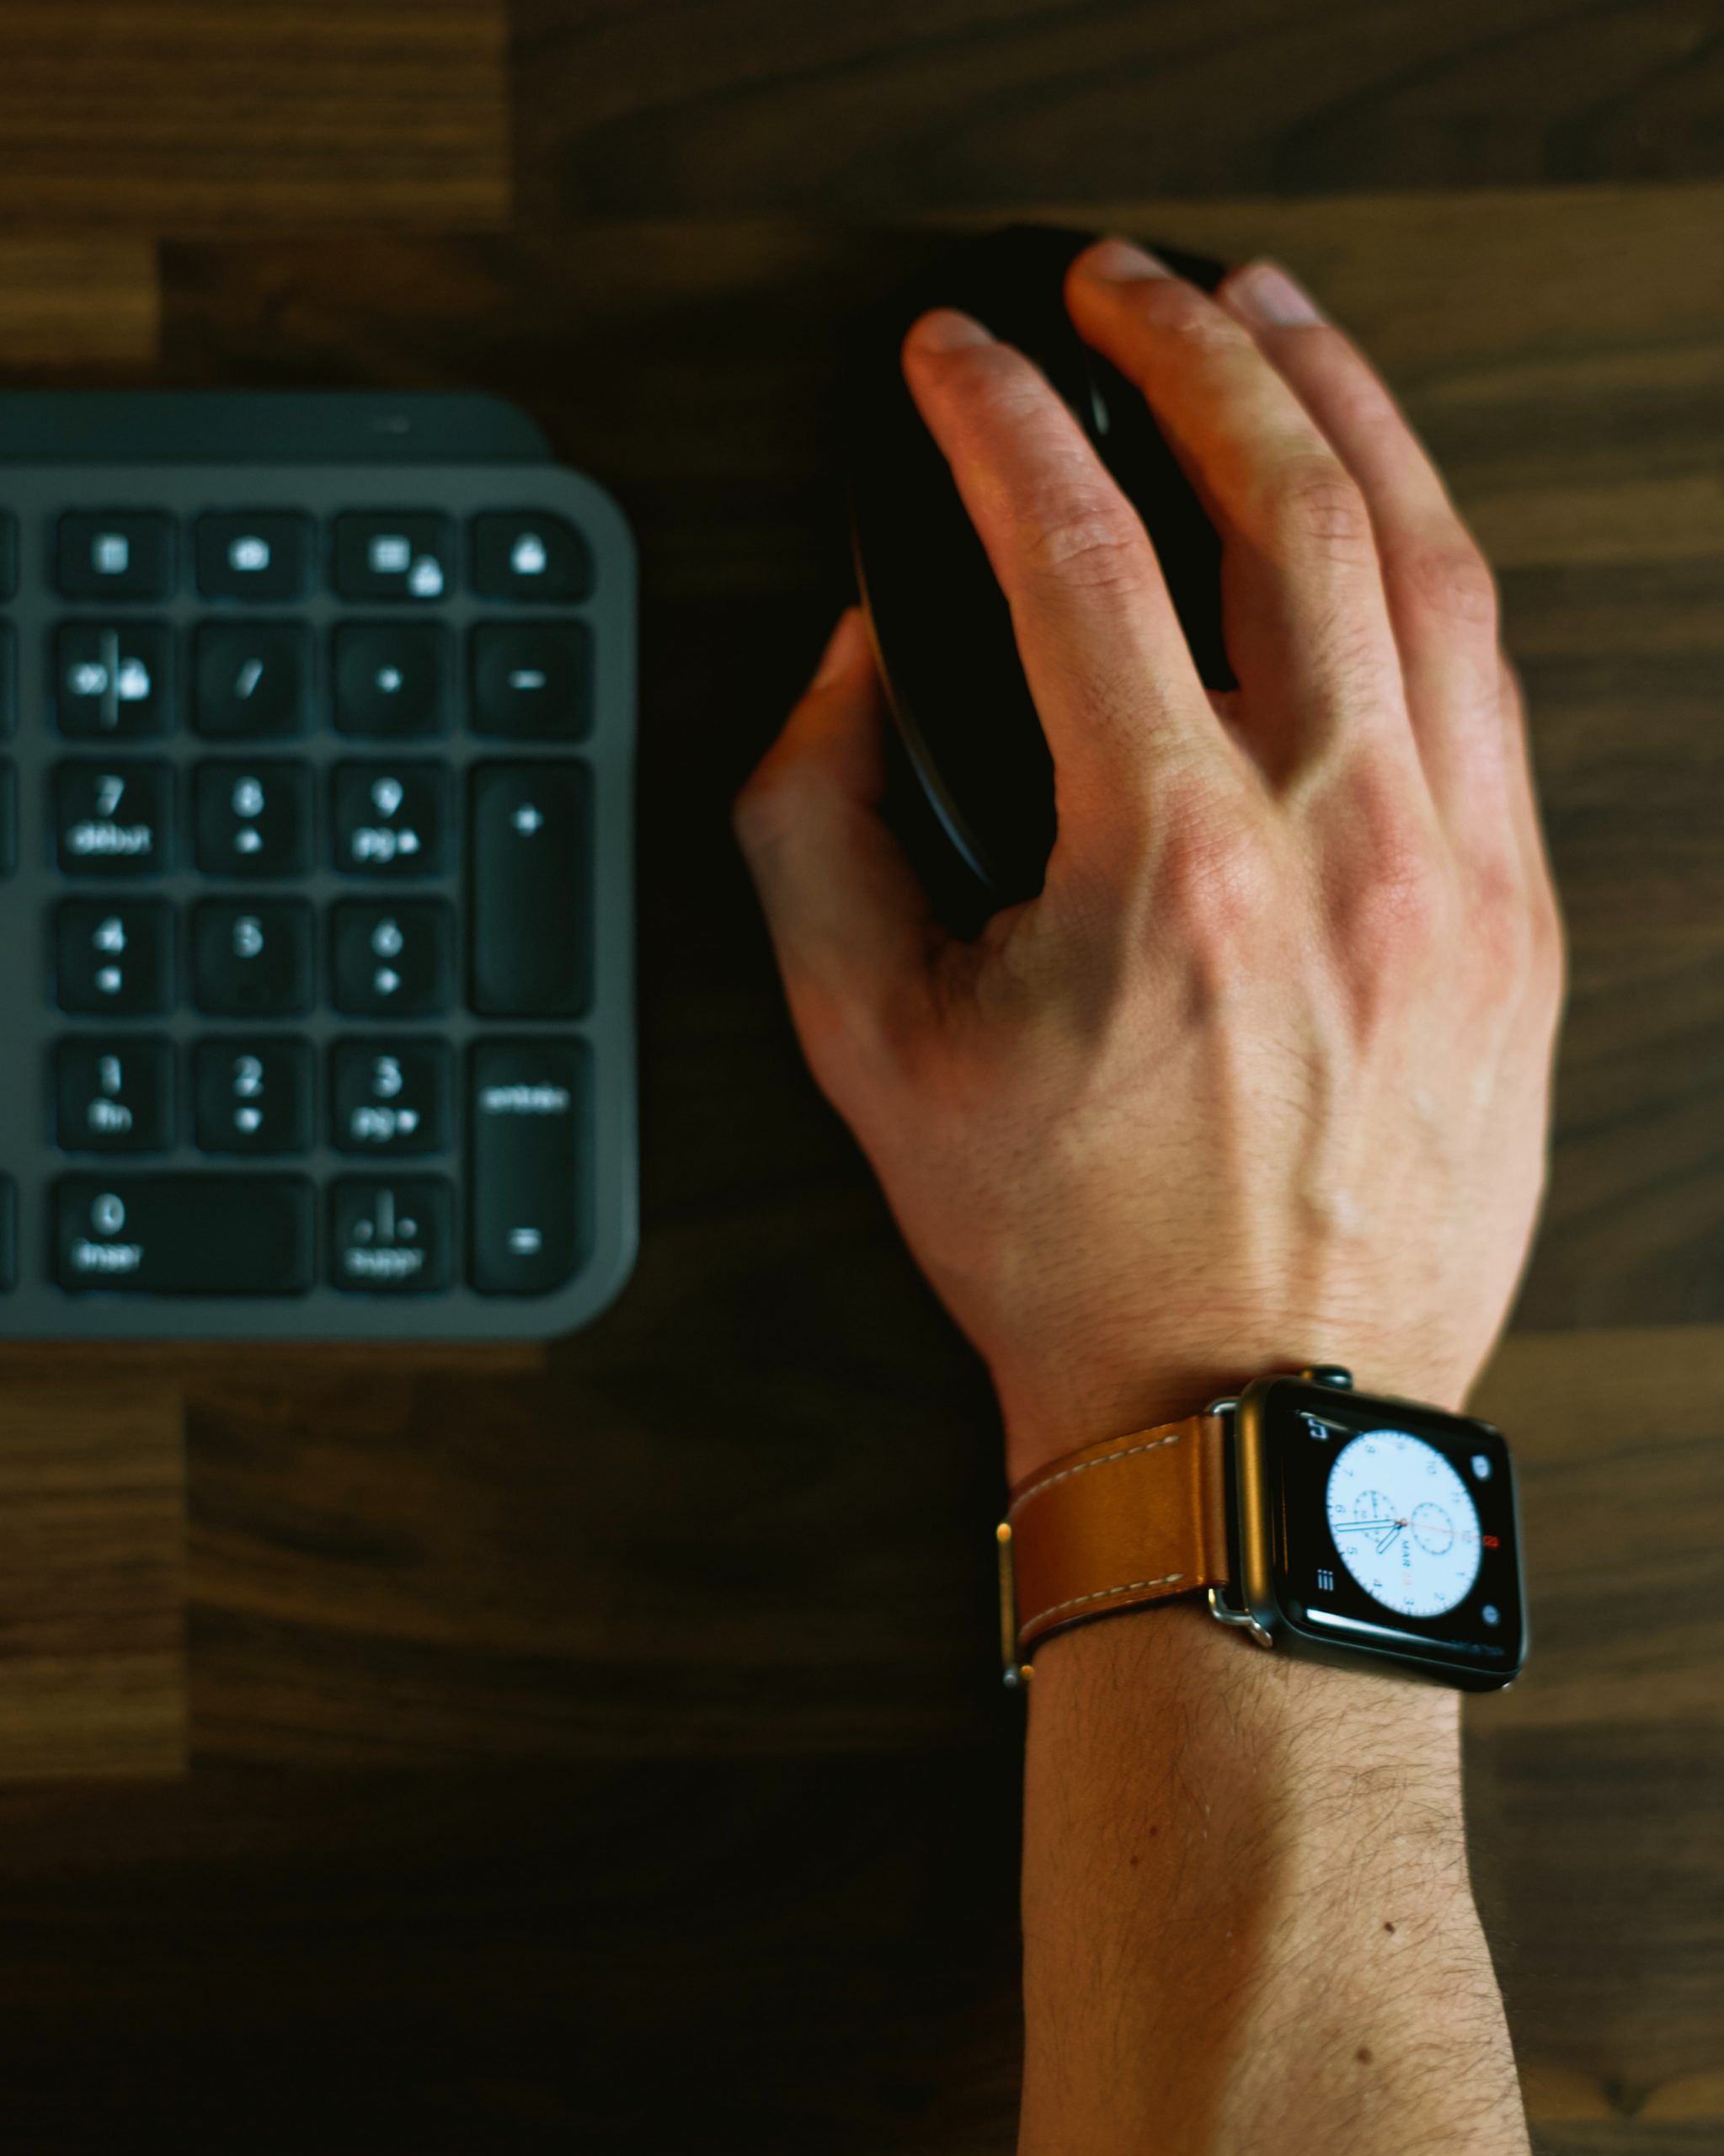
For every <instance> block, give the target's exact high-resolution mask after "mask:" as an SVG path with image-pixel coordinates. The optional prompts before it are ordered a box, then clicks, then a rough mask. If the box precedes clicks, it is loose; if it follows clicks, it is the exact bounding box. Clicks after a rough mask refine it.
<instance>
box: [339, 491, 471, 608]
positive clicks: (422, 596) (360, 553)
mask: <svg viewBox="0 0 1724 2156" xmlns="http://www.w3.org/2000/svg"><path fill="white" fill-rule="evenodd" d="M454 579H455V542H454V538H453V536H452V534H451V530H450V524H449V520H448V518H447V517H446V516H444V515H440V514H438V513H436V512H434V511H427V510H365V511H362V512H358V513H355V514H353V515H347V516H338V517H337V518H336V520H335V589H336V590H337V591H338V592H339V593H340V595H341V596H342V597H343V598H344V599H407V600H437V599H440V598H442V597H443V595H444V594H445V593H446V591H447V590H448V589H449V587H450V585H451V584H452V583H453V582H454Z"/></svg>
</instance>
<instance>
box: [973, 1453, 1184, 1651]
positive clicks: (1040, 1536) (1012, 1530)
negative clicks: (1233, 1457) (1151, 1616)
mask: <svg viewBox="0 0 1724 2156" xmlns="http://www.w3.org/2000/svg"><path fill="white" fill-rule="evenodd" d="M1223 1435H1224V1433H1223V1424H1222V1422H1221V1418H1220V1416H1219V1415H1193V1416H1189V1417H1187V1419H1186V1420H1185V1421H1184V1422H1166V1423H1163V1424H1162V1425H1161V1427H1160V1428H1157V1429H1153V1430H1136V1431H1134V1432H1133V1433H1131V1434H1130V1435H1129V1437H1123V1438H1106V1439H1104V1440H1103V1441H1102V1443H1101V1444H1093V1445H1086V1446H1085V1447H1084V1449H1082V1450H1081V1451H1080V1452H1074V1453H1069V1454H1066V1456H1065V1458H1064V1459H1063V1460H1054V1461H1053V1462H1052V1463H1051V1464H1050V1465H1048V1466H1046V1467H1043V1468H1039V1469H1038V1470H1037V1471H1036V1472H1035V1473H1034V1474H1033V1475H1029V1476H1025V1478H1024V1479H1023V1481H1022V1482H1020V1483H1018V1484H1017V1485H1016V1486H1015V1487H1014V1488H1013V1490H1012V1492H1011V1502H1010V1503H1009V1505H1008V1507H1007V1509H1006V1519H1005V1522H1004V1524H1002V1525H1001V1530H1000V1542H1001V1573H1002V1579H1003V1581H1004V1582H1005V1583H1006V1586H1007V1587H1010V1585H1011V1583H1012V1582H1013V1581H1014V1580H1015V1582H1016V1589H1017V1593H1016V1619H1015V1635H1016V1636H1015V1641H1014V1640H1013V1639H1012V1638H1011V1636H1008V1638H1007V1639H1006V1642H1005V1644H1006V1652H1007V1657H1008V1661H1010V1659H1011V1656H1012V1655H1013V1653H1014V1652H1015V1653H1016V1654H1017V1656H1019V1657H1023V1656H1026V1655H1027V1654H1028V1652H1029V1651H1030V1650H1031V1649H1032V1648H1033V1646H1035V1644H1036V1642H1037V1641H1038V1640H1042V1639H1045V1638H1046V1637H1047V1636H1048V1635H1049V1633H1050V1632H1056V1631H1058V1630H1060V1628H1061V1627H1062V1626H1063V1625H1076V1624H1081V1623H1082V1621H1083V1620H1085V1619H1086V1618H1087V1617H1100V1616H1103V1615H1106V1614H1108V1613H1110V1612H1111V1611H1113V1610H1118V1609H1136V1608H1137V1607H1139V1606H1140V1604H1144V1603H1146V1602H1160V1601H1161V1600H1163V1599H1164V1598H1166V1597H1167V1596H1168V1595H1173V1594H1188V1593H1191V1592H1192V1591H1193V1589H1194V1588H1206V1587H1220V1586H1225V1584H1226V1582H1227V1519H1226V1509H1225V1489H1224V1483H1223V1458H1222V1450H1221V1448H1222V1444H1223ZM1008 1607H1009V1604H1008ZM1005 1622H1006V1630H1007V1633H1008V1635H1010V1634H1011V1632H1012V1630H1013V1629H1014V1627H1013V1620H1012V1619H1011V1618H1010V1617H1007V1618H1006V1620H1005Z"/></svg>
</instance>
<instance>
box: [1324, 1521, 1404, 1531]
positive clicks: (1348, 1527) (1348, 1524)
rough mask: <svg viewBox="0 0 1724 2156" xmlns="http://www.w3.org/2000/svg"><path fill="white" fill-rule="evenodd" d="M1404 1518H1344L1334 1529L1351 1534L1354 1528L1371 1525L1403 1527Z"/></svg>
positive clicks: (1358, 1528)
mask: <svg viewBox="0 0 1724 2156" xmlns="http://www.w3.org/2000/svg"><path fill="white" fill-rule="evenodd" d="M1405 1526H1406V1521H1405V1520H1404V1519H1344V1520H1342V1522H1341V1524H1339V1526H1337V1528H1336V1529H1335V1533H1336V1534H1353V1533H1354V1532H1355V1531H1356V1530H1360V1529H1365V1528H1371V1527H1405Z"/></svg>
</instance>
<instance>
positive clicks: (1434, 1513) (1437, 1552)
mask: <svg viewBox="0 0 1724 2156" xmlns="http://www.w3.org/2000/svg"><path fill="white" fill-rule="evenodd" d="M1408 1524H1409V1525H1410V1526H1411V1527H1412V1531H1413V1534H1414V1536H1415V1538H1416V1539H1417V1542H1418V1545H1419V1547H1420V1549H1421V1550H1423V1551H1424V1552H1425V1554H1426V1556H1430V1557H1446V1556H1448V1555H1449V1551H1450V1550H1452V1549H1453V1548H1454V1521H1453V1520H1452V1519H1450V1518H1449V1515H1448V1513H1445V1512H1444V1509H1443V1508H1442V1507H1441V1505H1438V1504H1433V1503H1432V1502H1431V1501H1430V1500H1429V1499H1428V1498H1427V1500H1426V1501H1425V1502H1424V1503H1423V1504H1422V1505H1415V1506H1414V1507H1413V1508H1412V1519H1411V1521H1410V1522H1409V1523H1408Z"/></svg>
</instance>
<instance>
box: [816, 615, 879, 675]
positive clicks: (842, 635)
mask: <svg viewBox="0 0 1724 2156" xmlns="http://www.w3.org/2000/svg"><path fill="white" fill-rule="evenodd" d="M865 643H867V637H866V635H865V633H864V632H863V629H862V608H861V607H860V606H846V608H845V610H844V611H843V612H842V613H841V615H840V616H838V626H837V627H836V628H835V629H834V630H833V632H832V633H831V635H830V637H829V638H827V639H826V648H825V650H824V651H823V652H822V653H821V654H820V663H819V665H818V666H817V667H816V668H815V669H814V680H812V681H810V682H809V694H810V695H812V694H813V692H814V691H815V690H816V689H824V688H825V686H826V684H827V683H828V682H829V681H835V680H837V679H838V677H839V675H841V674H846V673H848V671H849V670H850V669H851V667H852V666H853V665H854V664H856V661H857V657H858V656H859V655H860V654H859V647H860V646H861V645H863V644H865Z"/></svg>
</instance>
